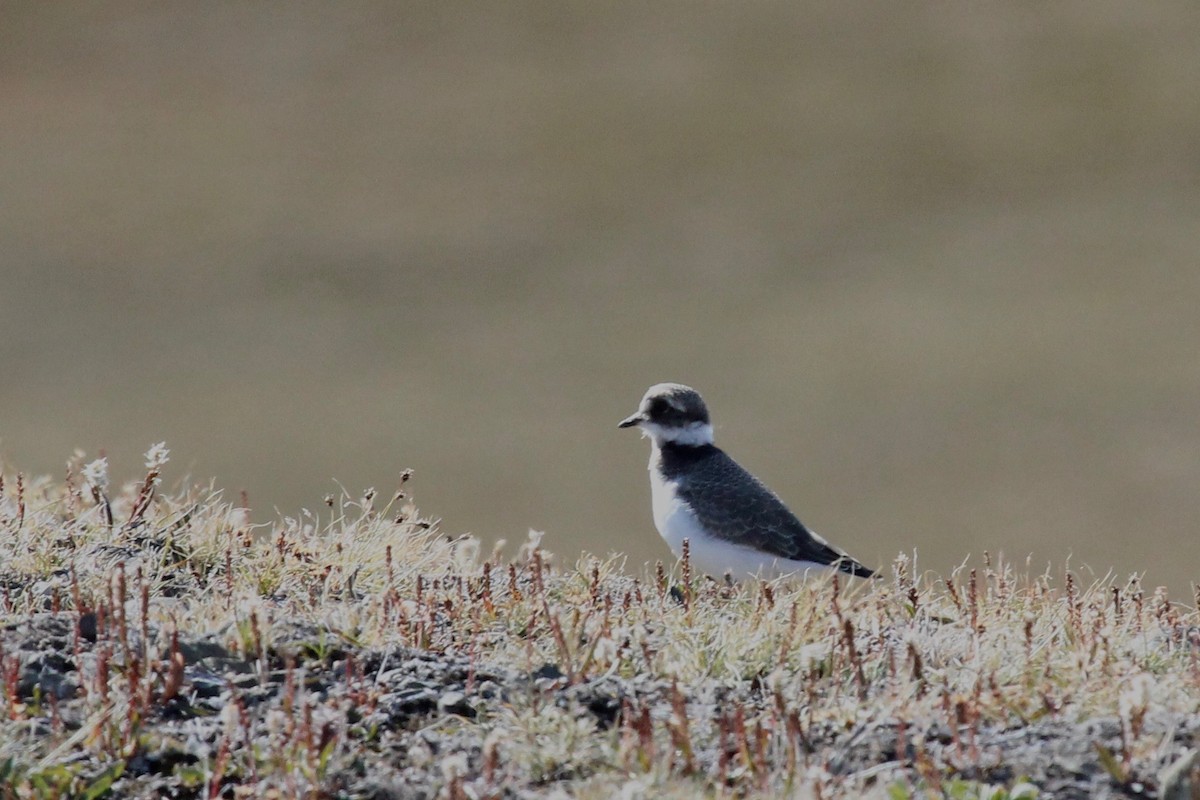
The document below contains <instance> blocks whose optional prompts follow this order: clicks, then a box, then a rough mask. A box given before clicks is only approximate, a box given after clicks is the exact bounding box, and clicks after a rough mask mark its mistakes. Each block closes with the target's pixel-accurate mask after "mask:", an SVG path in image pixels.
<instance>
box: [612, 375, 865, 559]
mask: <svg viewBox="0 0 1200 800" xmlns="http://www.w3.org/2000/svg"><path fill="white" fill-rule="evenodd" d="M634 426H637V427H639V428H641V431H642V435H643V436H647V437H649V438H650V496H651V504H652V506H653V509H654V525H655V527H656V528H658V532H659V534H661V535H662V537H663V539H665V540H666V542H667V544H668V545H670V547H671V550H672V551H673V552H674V553H675V555H676V556H679V555H681V554H682V552H683V541H684V540H685V539H687V540H688V541H689V542H690V545H689V551H690V553H689V557H690V560H691V563H692V565H693V566H694V567H695V568H697V569H700V570H702V571H704V572H706V573H708V574H709V575H713V576H715V577H722V576H725V575H729V576H731V577H733V578H735V579H741V578H744V577H746V576H755V577H762V578H774V577H779V576H782V575H794V574H797V573H803V572H806V571H818V570H819V571H825V570H838V571H840V572H844V573H847V574H849V575H857V576H858V577H860V578H869V577H871V576H872V575H874V574H875V573H874V571H873V570H870V569H868V568H867V567H865V566H863V565H862V564H860V563H859V562H857V561H855V560H854V559H853V558H851V557H850V556H848V555H846V553H844V552H842V551H841V550H838V549H837V548H835V547H833V546H832V545H831V544H829V542H827V541H825V540H824V539H822V538H821V537H820V536H818V535H817V534H815V533H813V532H812V531H810V530H809V529H808V528H806V527H805V526H804V524H803V523H802V522H800V520H799V519H797V518H796V515H795V514H793V513H792V512H791V511H789V510H788V507H787V506H785V505H784V504H783V501H782V500H780V499H779V497H778V496H776V494H775V493H774V492H772V491H771V490H770V489H768V488H767V487H766V486H765V485H763V483H762V482H761V481H760V480H758V478H755V477H754V476H753V475H751V474H750V473H749V472H747V471H746V470H745V469H743V468H742V467H741V466H740V465H739V464H738V463H737V462H736V461H734V460H733V459H732V458H730V457H729V456H728V455H726V454H725V451H723V450H721V449H720V448H719V447H717V446H715V445H714V444H713V427H712V422H711V421H710V420H709V417H708V408H707V407H706V406H705V405H704V398H702V397H701V396H700V393H699V392H697V391H696V390H695V389H693V388H691V387H690V386H684V385H682V384H679V383H659V384H656V385H654V386H651V387H650V388H649V389H648V390H646V395H645V396H644V397H643V398H642V402H641V405H639V406H638V410H637V413H635V414H633V415H631V416H629V417H627V418H626V419H624V420H622V421H621V423H620V425H619V426H618V427H621V428H632V427H634Z"/></svg>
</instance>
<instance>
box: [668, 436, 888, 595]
mask: <svg viewBox="0 0 1200 800" xmlns="http://www.w3.org/2000/svg"><path fill="white" fill-rule="evenodd" d="M671 451H675V452H671ZM662 457H663V462H662V468H663V470H664V472H666V473H667V474H668V476H670V477H673V478H675V479H676V480H678V481H679V483H678V489H677V492H678V494H679V497H680V499H682V500H683V501H685V502H686V503H687V504H688V505H689V506H691V508H692V511H693V512H694V513H695V514H696V516H697V518H698V520H699V522H700V524H701V525H703V526H704V528H705V529H706V530H708V531H710V532H711V533H712V534H713V535H714V536H717V537H718V538H721V539H725V540H726V541H729V542H733V543H735V544H741V545H745V546H747V547H753V548H755V549H756V550H762V551H765V552H767V553H770V554H771V555H773V556H778V557H779V558H788V559H792V560H794V561H810V562H812V563H814V564H835V565H836V566H837V568H838V569H839V570H841V571H842V572H845V573H847V574H850V575H857V576H859V577H863V578H869V577H871V575H873V574H874V573H873V572H872V570H870V569H868V568H867V567H865V566H863V565H862V564H860V563H858V562H857V561H855V560H854V559H853V558H851V557H850V556H848V555H846V554H845V553H844V552H842V551H841V550H838V549H837V548H835V547H833V546H832V545H830V544H829V543H828V542H826V541H825V540H824V539H822V538H821V537H820V536H817V535H816V534H815V533H813V532H812V531H810V530H809V529H808V528H807V527H805V525H804V523H802V522H801V521H800V520H799V519H797V518H796V515H795V514H793V513H792V512H791V511H790V510H789V509H788V507H787V506H785V505H784V504H783V501H782V500H780V499H779V498H778V497H777V496H776V495H775V493H774V492H772V491H771V490H770V489H768V488H767V487H766V486H765V485H764V484H763V483H762V482H761V481H759V480H758V479H757V478H755V477H754V476H753V475H751V474H750V473H749V472H747V471H746V470H745V469H743V468H742V467H741V465H739V464H738V463H737V462H736V461H734V460H733V459H732V458H730V457H729V456H728V455H726V454H725V452H724V451H723V450H721V449H720V448H719V447H715V446H713V445H707V446H704V447H679V446H675V447H667V448H664V449H663V453H662Z"/></svg>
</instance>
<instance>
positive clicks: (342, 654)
mask: <svg viewBox="0 0 1200 800" xmlns="http://www.w3.org/2000/svg"><path fill="white" fill-rule="evenodd" d="M98 623H99V625H98ZM103 625H104V621H103V620H99V621H98V620H97V619H96V618H95V616H94V615H92V614H84V615H79V616H77V615H75V614H67V613H58V614H55V613H49V612H47V613H41V614H37V615H33V616H31V617H28V618H25V619H22V620H20V621H17V622H12V623H10V624H8V625H6V626H5V627H4V628H3V630H2V632H0V651H2V656H0V658H2V662H0V665H2V667H3V675H4V681H5V686H6V694H7V695H8V696H9V699H10V703H9V708H10V713H9V716H10V717H11V718H12V720H11V721H10V722H9V723H7V724H8V725H9V728H8V730H7V733H6V735H5V738H6V739H8V740H9V741H13V740H14V738H19V739H20V740H22V741H24V742H25V743H26V746H31V747H33V748H37V747H38V746H39V744H40V743H46V742H50V741H51V740H53V741H55V742H60V743H61V742H62V741H63V740H64V738H66V741H67V744H66V745H65V746H64V745H61V744H60V745H59V750H58V757H59V758H60V760H61V761H63V762H64V763H68V764H70V765H71V768H72V769H73V770H74V771H75V773H76V774H78V775H85V776H91V777H92V778H94V779H95V780H99V779H101V778H104V777H105V776H106V775H107V776H108V777H112V776H113V775H116V777H115V780H113V781H112V783H111V787H110V791H111V794H110V795H109V796H114V797H130V798H160V797H179V798H184V797H201V796H209V792H210V791H213V790H214V789H215V793H216V795H217V796H222V797H235V796H239V795H238V794H237V792H236V787H237V784H238V782H239V776H240V775H244V774H246V770H248V769H253V759H246V758H245V757H244V754H245V752H246V750H245V748H247V747H248V746H249V747H251V748H253V749H254V751H257V752H259V753H269V752H279V753H285V754H290V757H291V758H295V759H297V760H298V761H300V762H303V763H306V764H308V765H309V768H310V769H311V770H312V771H313V775H314V777H315V780H316V781H317V782H319V783H320V784H321V785H322V787H323V792H324V794H323V795H318V796H330V797H354V798H393V797H404V798H433V797H437V796H449V797H455V796H460V797H471V796H499V797H546V796H554V795H556V794H558V795H561V794H563V793H564V792H569V791H571V789H572V787H573V786H574V785H576V784H575V782H577V781H586V780H588V779H589V778H590V777H592V775H595V774H597V773H603V772H605V771H609V772H611V771H612V770H613V769H614V768H616V767H614V766H610V765H605V764H603V763H596V764H595V765H594V769H593V770H591V773H592V774H591V775H589V774H586V772H587V771H584V773H580V772H578V771H576V772H567V773H563V774H556V773H555V772H554V771H553V770H552V769H551V770H548V771H547V770H545V769H544V768H542V767H539V765H538V760H537V758H536V757H532V758H530V757H510V756H512V755H513V754H515V753H516V752H517V751H518V749H519V744H518V743H514V742H512V741H507V740H497V739H496V737H495V736H494V735H493V736H490V737H489V733H490V731H492V730H499V728H497V727H496V726H493V725H490V724H489V720H494V719H496V718H499V717H504V716H505V715H511V714H513V713H514V712H513V709H514V708H516V709H522V710H524V711H525V712H527V713H529V714H532V715H533V716H535V717H536V716H537V715H554V716H556V717H557V718H559V719H560V720H561V717H562V716H563V715H566V716H567V717H568V718H571V719H575V720H578V721H580V723H581V724H582V725H583V726H584V728H585V729H587V730H591V731H599V732H600V735H602V736H603V735H612V736H618V735H620V733H621V730H620V729H621V712H622V709H630V710H632V709H638V710H641V709H646V710H648V712H649V713H650V714H651V715H652V716H654V717H657V718H665V717H668V716H669V715H670V713H671V697H672V689H671V686H670V685H669V684H666V683H664V682H662V681H652V680H642V679H636V678H635V679H632V680H628V679H622V678H617V677H603V678H599V679H595V680H591V681H587V682H584V683H580V684H577V685H568V681H567V680H566V678H565V676H564V675H563V674H562V673H561V672H560V671H559V670H558V669H557V667H556V666H555V665H553V664H546V665H544V666H543V667H541V668H540V669H537V670H534V671H532V672H530V671H516V670H513V669H511V668H507V667H501V666H496V665H492V664H486V663H474V662H473V661H472V659H470V658H469V657H467V656H465V655H464V656H454V655H443V654H434V653H430V652H423V651H419V650H414V649H411V648H403V647H393V648H390V649H386V650H378V649H367V648H359V647H356V646H354V645H353V644H352V643H350V642H348V641H347V640H346V639H345V638H343V637H341V636H339V635H338V634H336V633H333V632H331V631H327V630H321V629H318V628H315V627H311V626H306V625H299V624H294V623H291V624H282V625H278V624H277V625H276V626H274V627H273V628H272V629H271V630H270V631H269V633H270V636H269V637H265V638H267V639H269V640H270V641H271V642H272V644H271V646H270V647H268V648H265V650H264V652H263V653H262V654H261V656H259V655H249V656H247V655H245V654H242V653H241V652H240V649H241V648H239V647H238V646H237V645H236V642H237V641H238V632H237V631H232V630H226V631H224V632H222V633H221V634H218V635H212V636H203V637H196V636H188V635H186V634H183V633H181V634H179V637H178V646H177V652H178V656H177V660H178V662H179V664H180V665H181V666H182V672H181V678H182V681H181V683H180V685H179V686H178V690H177V691H176V692H175V693H174V694H173V696H170V697H169V699H166V695H167V694H168V692H167V691H166V689H165V688H164V687H163V686H158V687H155V688H153V689H152V690H151V691H153V692H156V693H157V695H158V697H159V701H158V702H155V703H152V704H148V706H147V707H148V709H149V711H147V712H146V713H145V714H135V713H131V712H129V710H128V704H126V705H125V706H122V705H121V704H120V703H117V702H112V703H109V705H108V706H107V707H108V708H109V709H110V711H111V713H110V714H109V715H108V716H107V717H103V716H101V715H99V714H98V713H97V709H103V708H105V705H104V703H103V702H102V700H98V699H97V696H96V691H97V690H96V689H95V688H89V687H96V686H98V685H99V684H98V683H97V670H98V669H101V668H102V667H101V662H102V661H104V660H105V658H104V657H105V656H107V657H108V658H110V659H111V664H110V665H109V666H107V669H109V670H115V671H121V672H122V673H123V674H125V675H126V676H127V675H128V672H129V670H128V668H127V666H126V665H127V663H128V662H126V661H125V660H124V659H126V658H127V657H128V656H126V654H125V653H124V652H123V649H122V647H120V646H117V645H115V644H114V641H115V640H114V639H113V637H111V636H110V637H106V636H104V631H103V630H100V631H99V632H98V627H99V628H103ZM146 632H147V633H148V634H149V635H150V637H151V639H152V640H154V641H162V632H160V631H156V630H154V629H152V628H149V629H147V631H146ZM140 636H141V634H140V633H138V632H136V631H130V632H129V633H128V641H129V642H130V652H131V653H133V654H136V653H138V652H140V650H141V640H140ZM231 643H233V644H232V645H231ZM131 658H136V655H134V656H132V657H131ZM168 672H169V670H168ZM680 689H681V691H682V693H683V696H684V697H685V698H686V703H687V712H688V717H689V719H690V720H692V724H693V725H694V726H695V727H696V729H697V731H699V730H700V729H702V728H703V727H704V726H706V725H713V724H715V722H714V720H716V719H717V718H718V717H719V716H720V714H721V711H722V709H723V708H726V707H730V706H731V705H732V704H733V703H734V702H735V701H740V702H741V703H744V704H746V705H747V707H754V706H756V705H757V706H761V705H763V704H766V703H769V702H771V700H770V698H769V697H768V696H766V695H765V692H764V689H763V687H762V686H761V685H760V684H758V683H757V682H753V681H751V682H745V683H743V684H738V685H728V684H724V685H719V684H716V683H715V682H714V683H709V684H701V685H694V686H688V687H680ZM14 693H15V695H16V697H19V699H20V701H21V702H20V703H15V702H12V699H13V697H12V696H13V694H14ZM298 709H299V711H298ZM297 720H299V722H297ZM1144 726H1145V727H1144V730H1145V732H1146V734H1147V735H1150V736H1153V737H1156V738H1157V739H1158V740H1160V741H1161V745H1160V746H1159V750H1158V757H1157V767H1158V768H1159V769H1162V768H1166V767H1168V766H1169V765H1171V764H1172V763H1175V762H1177V761H1179V759H1180V758H1181V756H1182V755H1183V754H1184V752H1185V751H1186V750H1187V748H1189V747H1195V746H1196V744H1197V741H1198V739H1200V719H1198V718H1197V717H1195V716H1183V715H1176V716H1168V715H1157V714H1155V713H1153V712H1151V713H1150V714H1149V715H1148V716H1147V718H1146V720H1145V722H1144ZM965 730H966V728H964V731H963V732H956V731H954V730H951V729H950V728H948V727H947V726H946V725H945V724H944V723H931V724H929V725H926V726H921V725H919V724H917V723H915V722H913V721H908V722H906V723H905V724H904V725H903V727H902V726H901V725H900V724H899V723H898V721H897V720H892V719H873V720H866V721H864V722H863V723H862V724H860V725H859V726H857V727H856V728H855V729H853V730H832V729H822V728H821V727H820V726H816V727H814V728H812V729H810V730H808V731H807V734H806V741H807V749H808V750H809V752H807V753H804V754H802V757H803V758H804V759H806V761H807V763H809V764H819V765H823V766H824V769H825V770H827V771H828V773H830V774H831V775H833V776H835V777H842V778H852V779H853V780H855V781H857V782H858V785H861V786H863V787H870V786H872V785H886V784H887V783H888V782H890V778H891V776H894V775H895V774H896V771H897V768H898V767H899V766H900V765H899V764H898V763H897V762H904V763H906V764H912V763H916V762H919V761H920V760H921V758H922V757H925V758H928V759H932V761H933V762H936V763H938V764H950V765H953V766H955V767H956V768H957V772H958V774H959V775H960V776H961V777H963V778H964V779H970V780H978V781H981V782H985V783H989V784H991V783H996V784H1004V785H1012V784H1013V783H1014V782H1015V781H1017V780H1018V779H1021V778H1025V779H1028V780H1029V781H1030V782H1032V783H1033V784H1035V785H1036V786H1037V787H1039V788H1040V790H1041V792H1042V794H1041V796H1042V797H1054V798H1080V800H1082V799H1083V798H1108V797H1159V796H1162V788H1161V787H1160V778H1159V777H1158V772H1155V773H1154V774H1149V773H1150V772H1151V770H1148V769H1145V765H1143V772H1145V773H1147V774H1142V773H1140V772H1137V771H1133V770H1131V771H1129V772H1128V773H1126V774H1122V772H1121V768H1122V767H1121V765H1120V764H1112V763H1110V764H1109V765H1108V766H1106V764H1105V758H1104V755H1103V754H1104V753H1120V752H1121V748H1122V742H1121V736H1122V726H1121V723H1120V721H1119V720H1118V719H1115V718H1101V719H1090V720H1087V721H1085V722H1075V721H1071V720H1067V719H1063V718H1060V717H1056V716H1054V715H1047V716H1046V717H1044V718H1042V719H1040V720H1037V721H1033V722H1030V723H1028V724H1023V725H1020V726H1018V727H1009V728H1000V727H987V726H981V727H978V729H977V732H976V733H975V735H974V738H973V739H971V738H970V737H969V736H968V734H967V733H966V732H965ZM72 733H75V734H76V735H75V736H74V737H72V736H71V734H72ZM113 735H115V736H121V737H123V738H124V739H127V740H128V742H129V744H128V745H127V746H126V747H125V750H124V752H125V754H126V758H125V762H124V763H125V766H124V768H123V771H120V772H119V773H118V772H116V771H115V769H114V764H113V763H103V762H101V761H100V760H99V759H98V758H97V757H96V756H95V755H94V753H95V752H97V750H96V748H88V747H85V746H83V743H84V741H85V740H89V739H92V740H94V739H95V738H96V737H103V736H113ZM696 738H697V741H704V742H715V741H718V738H717V737H714V736H698V737H696ZM64 747H65V748H66V749H65V750H64ZM899 748H903V750H904V752H903V753H898V749H899ZM719 750H720V747H719V746H711V745H709V746H698V747H697V750H696V751H695V752H694V753H693V758H694V761H695V769H696V771H698V772H702V773H710V774H711V773H714V771H715V770H716V769H717V768H718V765H719V764H720V762H721V759H722V754H721V753H720V752H719ZM42 755H43V756H45V753H44V752H43V753H42ZM106 770H109V772H108V773H106ZM1114 773H1115V774H1116V775H1120V776H1122V777H1123V778H1124V779H1123V780H1121V781H1118V780H1117V779H1116V777H1114ZM214 776H215V777H214ZM1180 787H1182V788H1180ZM1168 788H1169V791H1168V794H1169V793H1170V792H1178V791H1190V790H1188V785H1187V784H1186V783H1179V784H1178V786H1176V787H1175V788H1170V787H1168ZM1171 796H1172V797H1186V796H1190V795H1189V794H1175V795H1171Z"/></svg>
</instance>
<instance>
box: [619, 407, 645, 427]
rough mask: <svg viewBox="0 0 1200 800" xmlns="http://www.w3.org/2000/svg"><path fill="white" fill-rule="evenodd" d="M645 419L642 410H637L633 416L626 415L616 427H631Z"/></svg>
mask: <svg viewBox="0 0 1200 800" xmlns="http://www.w3.org/2000/svg"><path fill="white" fill-rule="evenodd" d="M645 421H646V417H645V416H644V415H643V414H642V412H640V411H639V412H637V413H636V414H634V415H633V416H629V417H626V418H625V419H623V420H621V421H620V423H618V424H617V427H618V428H632V427H633V426H634V425H640V424H641V423H643V422H645Z"/></svg>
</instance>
